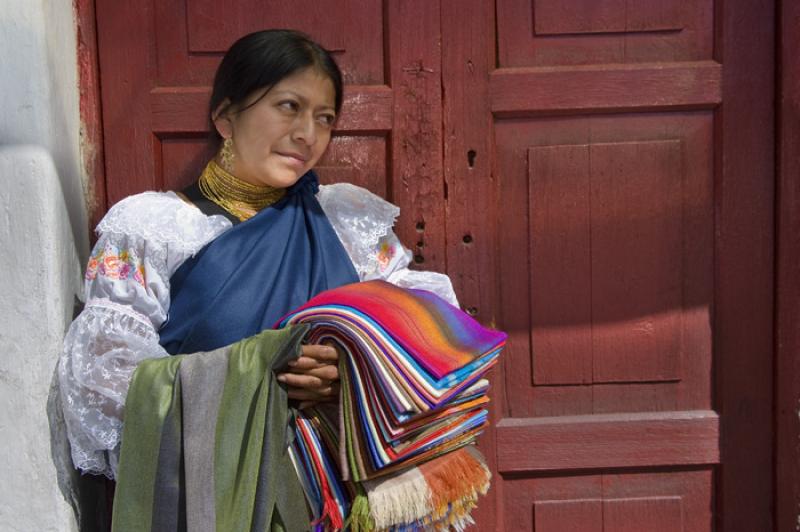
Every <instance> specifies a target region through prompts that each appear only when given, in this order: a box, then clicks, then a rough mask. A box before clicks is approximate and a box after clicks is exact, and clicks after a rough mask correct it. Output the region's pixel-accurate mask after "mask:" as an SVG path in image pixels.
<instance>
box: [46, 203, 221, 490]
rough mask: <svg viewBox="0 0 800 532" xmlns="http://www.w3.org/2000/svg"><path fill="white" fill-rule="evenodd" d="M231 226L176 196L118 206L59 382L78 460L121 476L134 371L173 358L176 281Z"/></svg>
mask: <svg viewBox="0 0 800 532" xmlns="http://www.w3.org/2000/svg"><path fill="white" fill-rule="evenodd" d="M228 227H230V222H228V221H227V220H225V219H224V218H223V217H221V216H212V217H207V216H205V215H204V214H202V213H201V212H200V211H199V210H198V209H196V208H195V207H193V206H191V205H188V204H186V203H185V202H183V201H182V200H181V199H180V198H179V197H178V196H176V195H175V194H173V193H156V192H146V193H143V194H138V195H136V196H131V197H129V198H126V199H125V200H123V201H121V202H120V203H118V204H116V205H115V206H114V207H113V208H112V209H111V210H110V211H109V212H108V214H107V215H106V216H105V217H104V218H103V220H102V221H101V222H100V224H99V225H98V227H97V232H98V235H99V238H98V241H97V244H96V245H95V247H94V250H93V251H92V254H91V257H90V259H89V263H88V265H87V267H86V277H85V295H86V306H85V307H84V310H83V312H82V313H81V314H80V315H79V316H78V317H77V318H76V319H75V321H74V322H73V323H72V325H71V326H70V328H69V330H68V331H67V334H66V337H65V339H64V346H63V350H62V352H61V355H60V357H59V365H58V378H59V390H60V394H61V402H62V405H63V410H64V420H65V423H66V428H67V436H68V438H69V441H70V447H71V452H72V461H73V463H74V465H75V467H77V468H78V469H80V470H82V471H85V472H91V473H96V474H103V475H106V476H108V477H109V478H114V477H115V473H116V466H117V459H118V457H119V445H120V437H121V429H122V419H123V407H124V405H125V397H126V394H127V391H128V384H129V382H130V378H131V376H132V374H133V370H134V369H135V368H136V366H137V364H139V362H141V361H142V360H145V359H148V358H158V357H164V356H167V353H166V352H165V351H164V349H163V348H162V347H161V346H160V345H159V343H158V332H157V331H158V329H159V327H160V326H161V324H162V323H163V322H164V320H165V319H166V317H167V310H168V308H169V278H170V276H171V275H172V273H173V272H174V271H175V270H176V269H177V268H178V266H180V264H181V263H183V261H185V260H186V259H187V258H188V257H190V256H191V255H193V254H194V253H196V252H197V251H199V250H200V249H201V248H202V247H203V246H204V245H205V244H206V243H208V242H209V241H211V240H212V239H213V238H215V237H216V236H217V235H219V234H220V233H222V232H223V231H224V230H225V229H227V228H228Z"/></svg>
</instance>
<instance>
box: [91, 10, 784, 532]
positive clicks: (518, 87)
mask: <svg viewBox="0 0 800 532" xmlns="http://www.w3.org/2000/svg"><path fill="white" fill-rule="evenodd" d="M96 9H97V28H98V30H97V31H98V49H99V62H100V85H101V87H102V110H103V128H104V148H105V154H104V155H105V162H106V168H105V171H106V186H107V196H108V198H107V201H108V203H109V204H110V203H113V202H115V201H117V200H119V199H121V198H122V197H124V196H126V195H128V194H132V193H135V192H139V191H141V190H145V189H175V188H179V187H181V186H183V185H184V184H186V183H188V182H189V181H190V180H192V179H194V178H195V177H196V175H197V173H198V171H199V169H200V168H201V167H202V165H203V164H204V162H205V159H206V158H207V157H208V153H207V152H206V149H205V139H206V135H207V131H206V127H207V124H206V118H207V117H206V109H205V106H206V102H207V98H208V95H209V85H210V82H211V78H212V76H213V72H214V69H215V68H216V65H217V64H218V62H219V60H220V58H221V55H222V52H223V51H224V50H225V49H226V48H227V47H228V46H229V45H230V44H231V43H232V42H233V40H235V38H236V37H238V36H240V35H242V34H244V33H246V32H248V31H251V30H255V29H259V28H265V27H292V28H297V29H300V30H303V31H306V32H308V33H310V34H311V35H313V36H314V37H315V38H317V39H318V40H320V41H321V42H322V44H323V45H324V46H325V47H327V48H329V49H332V50H334V52H335V54H336V57H337V60H338V61H339V62H340V64H341V65H342V67H343V69H344V71H345V79H346V83H347V88H346V98H345V106H344V110H343V114H342V117H341V120H340V122H339V124H338V130H337V132H336V135H335V138H334V140H333V142H332V145H331V148H330V149H329V152H328V154H327V155H326V157H325V159H324V160H323V162H322V163H321V167H320V175H321V177H322V179H323V181H326V182H331V181H350V182H353V183H356V184H360V185H363V186H366V187H367V188H369V189H371V190H373V191H375V192H377V193H378V194H381V195H383V196H385V197H387V198H388V199H390V200H392V201H394V202H395V203H397V204H398V205H400V207H401V208H402V214H401V217H400V220H399V231H398V232H399V234H400V237H401V238H402V239H403V240H404V242H405V243H406V245H408V246H409V247H411V248H412V249H413V251H414V253H415V257H416V262H417V263H418V264H420V266H421V267H423V268H426V269H436V270H440V271H447V273H449V274H450V276H451V278H452V279H453V281H454V284H455V286H456V289H457V292H458V294H459V298H460V300H461V303H462V305H463V306H464V308H465V309H466V310H467V311H468V312H469V313H471V314H473V315H474V316H476V317H477V318H478V319H479V320H481V321H483V322H484V323H487V324H493V325H496V326H498V327H499V328H502V329H504V330H506V331H508V332H509V335H510V342H509V347H508V349H507V350H506V351H505V352H504V355H503V362H502V364H501V366H500V367H499V368H498V369H497V370H496V371H495V374H494V376H493V380H492V382H493V389H492V396H493V407H492V408H493V419H494V422H495V426H494V427H493V428H492V429H490V430H489V431H487V433H486V434H485V435H484V437H483V438H482V440H481V442H480V444H481V447H482V448H483V449H484V451H485V452H486V455H487V457H488V459H489V461H490V463H491V465H492V469H493V471H494V473H495V477H494V483H493V489H492V491H491V493H490V495H489V497H488V498H485V499H483V500H482V502H481V504H480V506H479V508H478V510H477V512H476V516H477V519H478V524H479V525H480V526H479V528H480V529H482V530H536V531H537V532H547V531H561V530H575V531H595V530H596V531H601V530H603V531H617V530H641V531H659V530H664V531H673V530H684V531H706V530H712V529H715V528H716V529H719V530H722V529H723V527H724V530H726V531H738V530H741V531H760V530H769V529H771V521H770V519H771V505H772V494H771V481H772V473H771V471H772V469H771V468H772V465H771V462H772V455H771V452H770V449H771V444H772V442H771V439H770V429H771V422H770V419H771V406H772V397H771V394H772V388H771V386H772V376H771V371H772V345H771V338H772V336H771V327H772V299H771V297H772V296H771V289H772V281H773V277H772V275H773V274H772V264H773V261H772V255H771V249H772V241H773V229H772V216H773V213H772V198H773V196H772V194H773V191H772V184H773V168H772V163H773V158H772V157H773V138H772V134H773V133H772V129H773V127H772V126H773V122H772V108H771V104H772V68H773V64H774V58H773V55H772V44H773V42H772V34H771V29H772V23H773V14H772V11H771V7H769V6H766V5H765V6H760V5H754V4H752V3H747V2H744V0H730V1H727V2H724V3H723V2H720V1H718V2H713V1H712V0H698V1H695V2H685V1H682V0H662V1H661V2H649V1H630V0H628V1H623V0H558V1H557V0H496V1H490V0H414V1H409V0H384V1H379V0H372V1H357V0H347V1H344V0H295V1H293V2H282V1H279V0H270V1H264V0H249V1H248V0H239V1H234V0H216V1H212V0H160V1H155V0H147V1H144V2H142V1H135V0H97V5H96Z"/></svg>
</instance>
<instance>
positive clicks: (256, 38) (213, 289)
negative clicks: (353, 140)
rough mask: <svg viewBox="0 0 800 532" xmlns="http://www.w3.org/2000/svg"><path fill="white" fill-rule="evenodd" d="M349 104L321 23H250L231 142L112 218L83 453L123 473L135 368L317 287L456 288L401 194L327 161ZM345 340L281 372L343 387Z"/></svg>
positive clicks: (86, 316)
mask: <svg viewBox="0 0 800 532" xmlns="http://www.w3.org/2000/svg"><path fill="white" fill-rule="evenodd" d="M341 105H342V76H341V73H340V71H339V68H338V67H337V65H336V63H335V62H334V61H333V59H332V58H331V56H330V55H329V54H328V53H327V52H326V51H325V50H324V49H322V48H321V47H320V46H319V45H318V44H316V43H314V42H313V41H311V40H310V39H309V38H308V37H306V36H304V35H302V34H300V33H297V32H293V31H283V30H270V31H261V32H257V33H253V34H250V35H247V36H245V37H243V38H242V39H240V40H239V41H237V42H236V43H235V44H234V45H233V46H232V47H231V49H230V50H229V51H228V53H227V54H226V56H225V57H224V59H223V60H222V63H221V64H220V67H219V70H218V71H217V74H216V77H215V80H214V87H213V92H212V96H211V102H210V107H209V116H210V119H211V126H212V131H213V132H214V134H215V138H216V142H218V143H219V150H218V154H217V156H216V157H215V158H214V159H213V160H211V161H209V162H208V165H207V166H206V167H205V169H204V170H203V172H202V174H201V175H200V176H199V179H198V181H197V182H196V183H195V184H193V185H192V186H190V187H189V188H187V189H186V190H184V191H182V192H144V193H142V194H138V195H135V196H131V197H128V198H126V199H124V200H122V201H121V202H119V203H118V204H116V205H115V206H113V207H112V208H111V210H110V211H109V212H108V214H107V215H106V216H105V217H104V218H103V220H102V221H101V222H100V224H99V225H98V227H97V233H98V236H99V238H98V242H97V245H96V246H95V248H94V250H93V252H92V256H91V258H90V260H89V264H88V267H87V271H86V286H85V296H86V306H85V309H84V310H83V312H82V313H81V314H80V315H79V316H78V318H77V319H76V320H75V321H74V322H73V323H72V325H71V327H70V329H69V331H68V333H67V335H66V338H65V341H64V348H63V352H62V353H61V357H60V361H59V370H58V371H59V384H60V393H61V399H62V403H63V409H64V417H65V421H66V426H67V433H68V437H69V440H70V444H71V452H72V459H73V462H74V465H75V467H76V468H78V469H80V470H81V471H84V472H91V473H95V474H100V475H105V476H107V477H109V478H111V479H113V478H115V476H116V475H117V471H118V470H117V467H118V460H119V456H120V446H121V444H122V441H121V440H122V437H121V433H122V425H123V421H122V420H123V409H124V406H125V400H126V395H127V393H128V387H129V384H130V380H131V376H132V375H133V373H134V370H135V369H136V368H137V366H138V365H139V364H140V363H141V362H142V361H144V360H146V359H155V358H163V357H168V356H169V355H175V354H189V353H196V352H200V351H211V350H214V349H218V348H220V347H222V346H227V345H230V344H232V343H235V342H238V341H239V340H242V339H244V338H248V337H251V336H253V335H255V334H257V333H259V332H260V331H262V330H264V329H269V328H270V327H272V325H273V324H274V323H275V322H276V320H277V319H278V318H280V317H281V316H282V315H284V314H285V313H287V312H289V311H290V310H292V309H293V308H295V307H297V306H299V305H301V304H303V303H305V302H306V301H307V300H308V299H309V298H311V297H312V296H314V295H315V294H317V293H319V292H321V291H323V290H326V289H329V288H334V287H336V286H340V285H344V284H348V283H352V282H357V281H359V280H367V279H379V278H380V279H385V280H387V281H389V282H391V283H394V284H397V285H400V286H405V287H416V288H424V289H427V290H430V291H433V292H436V293H437V294H439V295H440V296H442V297H443V298H445V299H446V300H448V301H450V302H452V303H454V304H455V303H456V300H455V296H454V294H453V291H452V287H451V285H450V281H449V279H448V278H447V277H446V276H444V275H441V274H437V273H432V272H414V271H410V270H409V269H408V268H407V266H408V264H409V261H410V256H411V254H410V252H409V251H408V250H407V249H406V248H404V247H403V246H402V245H401V243H400V242H399V241H398V239H397V237H396V236H395V235H394V233H393V232H392V230H391V227H392V225H393V223H394V219H395V218H396V216H397V215H398V213H399V209H398V208H397V207H395V206H394V205H392V204H390V203H388V202H386V201H384V200H383V199H381V198H379V197H377V196H375V195H373V194H371V193H370V192H368V191H366V190H365V189H362V188H359V187H355V186H353V185H349V184H336V185H330V186H320V185H319V184H318V182H317V176H316V175H315V174H314V172H313V170H312V168H313V167H314V165H315V164H316V163H317V162H318V161H319V159H320V157H321V156H322V155H323V153H324V152H325V149H326V148H327V146H328V144H329V142H330V139H331V132H332V130H333V127H334V125H335V123H336V119H337V116H338V114H339V112H340V108H341ZM336 363H337V353H336V351H335V350H334V348H333V347H329V346H324V345H304V346H302V353H301V356H300V357H299V358H298V359H297V360H296V361H295V362H294V363H293V364H291V367H290V368H289V369H288V370H286V371H284V372H282V373H281V374H280V375H279V376H278V378H277V379H278V381H281V382H282V383H283V385H284V386H285V387H286V389H287V390H288V397H289V398H290V399H294V400H297V401H300V404H301V405H302V404H304V403H305V404H307V403H313V402H316V401H323V400H329V399H331V398H334V397H336V396H337V389H338V371H337V365H336Z"/></svg>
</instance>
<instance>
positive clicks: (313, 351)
mask: <svg viewBox="0 0 800 532" xmlns="http://www.w3.org/2000/svg"><path fill="white" fill-rule="evenodd" d="M302 356H304V357H309V358H313V359H314V360H317V361H319V362H336V361H338V360H339V353H338V352H337V351H336V348H335V347H333V346H332V345H321V344H315V345H304V346H302Z"/></svg>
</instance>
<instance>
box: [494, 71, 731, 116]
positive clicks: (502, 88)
mask: <svg viewBox="0 0 800 532" xmlns="http://www.w3.org/2000/svg"><path fill="white" fill-rule="evenodd" d="M721 76H722V68H721V66H720V65H719V64H717V63H715V62H713V61H702V62H697V63H672V64H643V65H614V66H605V65H604V66H597V67H595V66H587V67H552V68H528V67H525V68H503V69H498V70H496V71H494V72H493V73H492V74H491V76H490V83H491V106H492V112H493V113H494V114H495V115H498V116H520V115H521V116H529V115H538V114H554V113H578V112H582V113H585V112H590V113H597V112H617V111H634V110H662V109H670V110H679V109H708V108H713V107H715V106H717V105H718V104H719V103H720V102H721V101H722V91H721V86H722V85H721V80H722V77H721ZM531 87H536V90H531ZM667 95H668V96H667Z"/></svg>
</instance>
